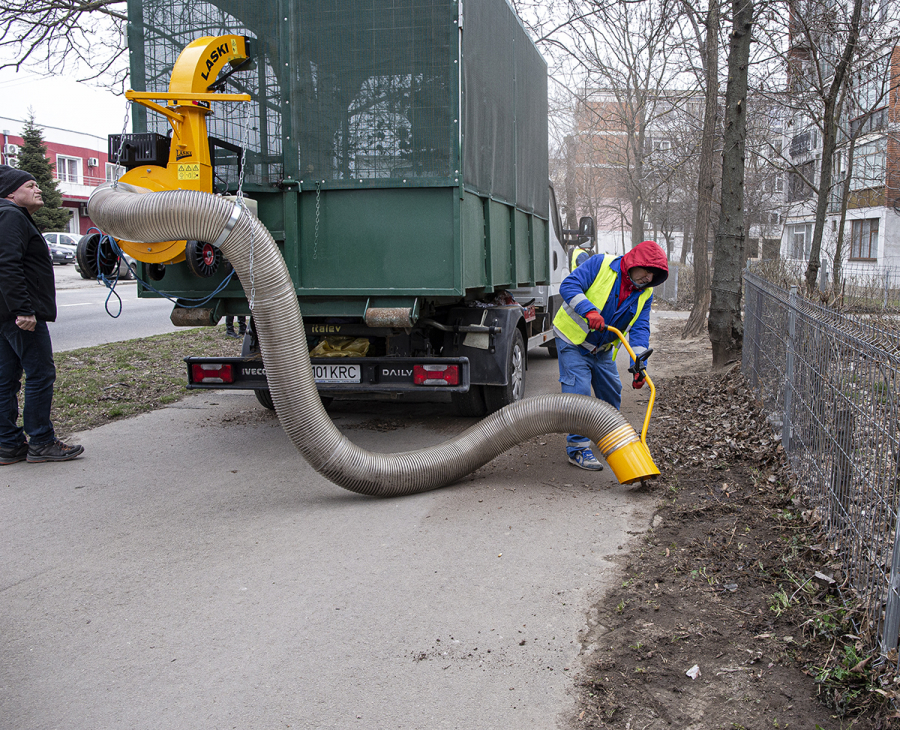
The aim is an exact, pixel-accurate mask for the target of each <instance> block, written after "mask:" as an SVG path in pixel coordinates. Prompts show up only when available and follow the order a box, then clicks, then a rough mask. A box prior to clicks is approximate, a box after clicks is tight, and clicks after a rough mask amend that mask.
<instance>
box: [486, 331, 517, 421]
mask: <svg viewBox="0 0 900 730" xmlns="http://www.w3.org/2000/svg"><path fill="white" fill-rule="evenodd" d="M525 358H526V353H525V340H524V339H522V333H521V332H520V331H519V330H518V329H516V332H515V334H514V335H513V337H512V340H511V341H510V343H509V350H508V351H507V354H506V375H507V383H506V385H486V386H484V403H485V406H486V407H487V412H488V413H493V412H494V411H499V410H500V409H501V408H504V407H505V406H508V405H510V404H511V403H515V402H517V401H520V400H522V399H523V398H524V397H525V362H526V360H525Z"/></svg>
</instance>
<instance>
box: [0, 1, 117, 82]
mask: <svg viewBox="0 0 900 730" xmlns="http://www.w3.org/2000/svg"><path fill="white" fill-rule="evenodd" d="M127 20H128V13H127V7H126V0H0V27H2V28H3V31H2V32H0V49H2V52H3V53H4V55H5V56H7V57H10V58H12V59H14V60H9V61H6V62H0V68H15V69H16V70H19V69H21V68H25V67H28V68H35V69H39V70H41V71H43V72H45V73H47V72H49V73H61V72H63V71H66V70H73V69H76V70H77V71H78V72H79V73H80V74H82V76H83V79H82V80H87V79H97V78H100V77H104V78H105V80H106V82H107V83H108V84H109V85H110V86H121V82H122V81H123V80H124V79H125V77H126V75H127V69H125V68H124V66H125V64H124V63H122V62H121V59H122V58H123V56H124V53H125V24H126V22H127Z"/></svg>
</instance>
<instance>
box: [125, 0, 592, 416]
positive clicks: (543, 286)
mask: <svg viewBox="0 0 900 730" xmlns="http://www.w3.org/2000/svg"><path fill="white" fill-rule="evenodd" d="M128 17H129V23H128V45H129V51H130V59H131V82H132V87H133V89H134V90H136V91H164V90H165V89H166V87H167V84H168V82H169V74H170V73H171V70H172V65H173V63H174V61H175V59H176V58H177V57H178V54H179V52H180V51H181V49H182V48H183V47H185V46H186V45H188V44H189V43H190V42H191V41H193V40H195V39H196V38H198V37H201V36H218V35H222V34H235V35H242V36H244V37H245V38H246V39H247V43H248V48H249V49H250V54H249V55H250V56H251V59H250V62H249V63H247V64H244V65H242V66H240V67H238V68H235V69H229V71H228V72H227V73H225V74H223V75H222V76H220V77H219V78H218V79H217V80H216V81H215V83H212V84H211V85H210V88H211V90H216V89H221V90H226V91H228V92H230V93H248V94H250V96H251V99H252V101H250V102H242V103H234V104H214V105H213V114H212V115H211V116H210V117H209V118H208V130H209V146H210V152H211V155H212V162H213V167H214V186H215V191H214V192H216V193H221V194H223V195H229V194H231V195H233V194H235V193H236V192H237V191H238V189H239V188H240V190H241V191H242V193H243V195H245V196H246V197H247V198H249V199H251V200H252V201H254V205H255V206H256V210H257V214H258V216H259V218H260V220H261V221H262V222H263V223H264V224H265V225H266V227H267V228H268V229H269V231H270V232H271V233H272V235H273V237H274V238H275V240H276V242H277V243H278V244H279V247H280V248H281V250H282V253H283V255H284V258H285V261H286V263H287V266H288V268H289V271H290V273H291V276H292V278H293V281H294V284H295V288H296V292H297V296H298V298H299V303H300V308H301V311H302V312H303V318H304V323H305V327H306V335H307V342H308V344H309V347H310V351H311V354H312V363H313V369H314V372H315V375H316V380H317V383H318V388H319V391H320V394H321V395H322V397H323V399H324V398H330V397H335V396H340V395H342V394H348V393H354V394H358V393H383V394H395V393H406V392H411V391H412V392H449V393H451V397H452V400H453V402H454V403H455V404H456V406H457V409H458V411H459V412H460V413H462V414H464V415H473V416H477V415H482V414H484V413H487V412H490V411H493V410H496V409H498V408H501V407H503V406H505V405H507V404H509V403H511V402H514V401H515V400H518V399H521V398H522V397H523V392H524V379H525V369H526V365H527V354H528V350H529V349H531V348H534V347H538V346H544V347H549V348H551V350H555V346H554V341H553V331H552V326H551V322H552V318H553V315H554V314H555V312H556V309H557V308H558V306H559V303H560V300H559V296H558V291H559V282H560V281H561V280H562V278H563V276H565V274H566V273H567V247H568V246H570V245H571V244H572V243H574V242H575V240H583V237H584V236H590V235H592V233H593V226H592V221H591V220H590V219H583V220H582V226H581V228H580V231H578V232H576V231H563V229H562V227H561V225H560V219H559V214H558V212H557V209H556V204H555V201H554V197H553V190H552V188H551V186H550V185H549V182H548V181H549V162H548V129H547V125H548V118H547V67H546V64H545V62H544V60H543V59H542V57H541V55H540V54H539V52H538V51H537V49H536V48H535V46H534V44H533V43H532V42H531V40H530V39H529V37H528V35H527V33H526V32H525V30H524V28H523V26H522V25H521V23H520V21H519V19H518V18H517V16H516V14H515V13H514V11H513V10H512V8H511V7H510V6H509V5H508V4H507V2H506V0H464V1H462V0H273V1H272V2H265V3H263V2H256V1H251V0H208V1H200V0H128ZM168 132H169V130H168V123H167V121H166V119H165V118H164V117H162V116H161V115H158V114H154V113H153V112H152V111H149V112H148V110H146V109H144V108H142V107H138V106H135V107H134V112H133V134H132V135H126V139H125V140H123V139H121V138H120V137H119V136H118V135H116V136H113V137H111V139H110V155H111V159H112V158H115V157H116V156H117V155H120V161H121V163H122V164H124V165H125V166H126V167H129V168H130V167H134V166H136V165H141V164H150V163H152V162H157V163H160V160H164V159H166V158H168V153H169V150H168V144H167V143H168V140H169V134H168ZM161 164H163V165H164V164H165V162H164V161H163V162H161ZM579 233H580V234H581V237H580V239H579ZM186 257H187V258H186V260H185V261H184V262H179V263H171V264H140V265H139V273H140V278H141V280H142V281H141V282H140V283H139V285H138V288H139V295H140V296H142V297H158V296H167V297H170V298H172V299H173V300H174V301H175V309H174V310H173V313H172V320H173V322H175V323H176V324H184V325H196V324H198V323H200V324H215V323H217V322H218V321H219V320H220V319H221V317H222V316H224V315H228V314H231V315H241V314H244V315H247V314H250V313H251V312H250V309H249V305H248V297H252V292H251V289H252V282H246V281H245V282H239V281H238V280H237V279H236V278H235V277H233V276H231V271H230V267H229V265H228V262H227V261H224V260H222V258H221V254H218V253H217V252H216V251H215V250H212V249H211V247H209V245H208V244H204V243H203V242H196V241H189V242H187V245H186ZM230 276H231V278H229V277H230ZM348 353H349V356H346V355H348ZM338 355H341V356H340V357H338ZM186 360H187V363H188V378H189V387H192V388H217V389H221V388H239V389H240V388H243V389H252V390H254V391H255V392H256V395H257V398H258V399H259V401H260V402H261V403H262V404H263V405H266V406H267V407H272V401H271V397H270V396H269V393H268V389H267V385H266V379H265V362H264V361H263V358H262V356H261V355H260V352H259V346H258V343H257V341H256V338H255V335H254V330H253V326H252V319H251V322H250V327H249V329H248V333H247V336H246V337H245V339H244V342H243V349H242V353H241V356H240V357H234V358H218V359H204V358H193V357H191V358H187V359H186Z"/></svg>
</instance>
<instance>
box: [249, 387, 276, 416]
mask: <svg viewBox="0 0 900 730" xmlns="http://www.w3.org/2000/svg"><path fill="white" fill-rule="evenodd" d="M253 394H254V395H255V396H256V400H258V401H259V404H260V405H261V406H262V407H263V408H268V409H269V410H270V411H274V410H275V404H274V403H273V402H272V394H271V393H270V392H269V391H268V390H254V391H253Z"/></svg>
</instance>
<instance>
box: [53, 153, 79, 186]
mask: <svg viewBox="0 0 900 730" xmlns="http://www.w3.org/2000/svg"><path fill="white" fill-rule="evenodd" d="M56 178H57V179H58V180H62V181H63V182H70V183H80V182H81V159H80V158H78V157H63V156H62V155H57V156H56Z"/></svg>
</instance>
